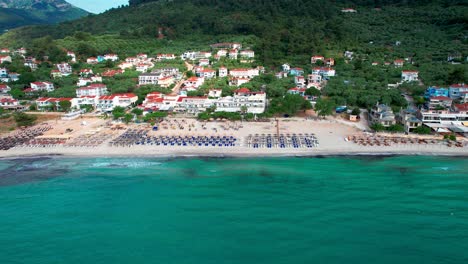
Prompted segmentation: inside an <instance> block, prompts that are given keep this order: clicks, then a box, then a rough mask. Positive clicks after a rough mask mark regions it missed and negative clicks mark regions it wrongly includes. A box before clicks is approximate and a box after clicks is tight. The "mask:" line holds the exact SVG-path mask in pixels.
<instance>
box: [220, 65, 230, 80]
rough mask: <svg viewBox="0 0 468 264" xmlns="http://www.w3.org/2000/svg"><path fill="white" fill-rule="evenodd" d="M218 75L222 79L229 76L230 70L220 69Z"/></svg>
mask: <svg viewBox="0 0 468 264" xmlns="http://www.w3.org/2000/svg"><path fill="white" fill-rule="evenodd" d="M218 75H219V77H220V78H222V77H226V76H228V69H227V68H226V67H220V68H219V73H218Z"/></svg>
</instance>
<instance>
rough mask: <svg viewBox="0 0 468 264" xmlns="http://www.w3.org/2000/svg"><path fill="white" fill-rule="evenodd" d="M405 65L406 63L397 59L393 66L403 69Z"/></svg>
mask: <svg viewBox="0 0 468 264" xmlns="http://www.w3.org/2000/svg"><path fill="white" fill-rule="evenodd" d="M404 64H405V61H404V60H401V59H397V60H394V61H393V65H395V67H397V68H401V67H403V65H404Z"/></svg>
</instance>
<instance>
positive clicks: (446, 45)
mask: <svg viewBox="0 0 468 264" xmlns="http://www.w3.org/2000/svg"><path fill="white" fill-rule="evenodd" d="M138 1H141V0H137V1H132V2H131V3H132V4H131V5H130V6H126V7H123V8H116V9H112V10H110V11H107V12H105V13H103V14H100V15H91V16H87V17H85V18H82V19H78V20H75V21H70V22H65V23H61V24H59V25H53V26H35V27H25V28H21V29H18V30H14V31H12V32H11V35H8V36H2V37H0V43H2V42H3V43H7V42H6V41H8V40H15V41H16V42H17V43H18V45H28V43H31V41H30V40H31V39H34V38H40V37H44V36H46V35H50V36H51V37H52V38H54V39H64V40H65V42H62V43H66V45H68V46H66V48H69V49H74V48H77V47H78V46H77V45H78V44H82V45H81V48H82V49H84V48H88V47H86V45H92V46H93V48H95V49H96V50H97V51H99V52H111V51H112V52H120V53H126V52H128V51H129V49H130V48H129V47H128V46H125V45H117V43H119V42H120V41H119V40H122V41H127V40H128V41H133V40H144V39H151V40H156V37H157V36H158V33H159V31H161V32H162V33H163V35H164V40H162V41H166V40H169V41H174V42H175V41H176V42H178V43H182V42H183V43H184V45H181V46H184V47H185V48H186V49H190V48H192V46H191V44H190V43H195V44H197V43H204V44H205V45H206V44H207V43H213V42H217V41H234V40H236V39H237V40H238V39H239V38H240V37H244V36H254V38H252V42H251V43H249V46H251V48H254V49H255V50H256V51H257V52H258V54H259V57H258V58H259V61H261V62H262V63H263V64H264V65H276V66H277V65H281V63H284V61H285V60H286V59H287V60H288V61H290V62H295V61H304V59H303V58H304V57H305V56H310V54H312V53H322V54H323V53H325V52H326V51H329V52H332V54H336V52H338V51H339V52H340V53H341V52H342V51H343V50H347V49H356V48H360V47H364V45H367V43H371V42H372V43H375V44H376V45H375V46H374V47H377V45H378V47H381V48H382V52H384V50H385V49H388V48H389V47H391V46H392V45H393V43H395V42H396V41H400V42H403V43H405V45H402V46H400V47H399V50H401V51H400V54H399V55H398V56H399V57H403V56H405V57H406V56H418V57H420V58H421V59H426V60H431V59H433V58H436V57H437V60H440V59H441V58H442V57H444V56H446V54H448V53H451V52H454V51H457V52H460V53H462V54H465V53H466V50H467V45H466V44H467V38H466V37H465V36H467V35H468V31H467V29H468V28H467V26H466V25H468V22H467V18H466V13H468V10H467V5H466V2H465V1H464V0H450V1H449V0H422V1H419V0H418V1H412V0H375V1H370V0H336V1H328V0H269V1H265V0H224V1H217V0H156V1H148V2H145V3H136V2H138ZM376 6H378V7H381V8H378V9H375V8H374V7H376ZM346 7H353V8H356V9H357V10H358V12H357V13H354V14H345V13H342V12H340V11H341V9H342V8H346ZM78 31H84V32H89V33H91V35H94V36H102V35H106V36H107V35H109V34H111V35H112V37H109V39H108V40H107V41H102V42H99V43H98V40H99V39H102V38H101V37H100V38H94V40H93V37H90V38H87V39H86V40H84V39H83V38H81V37H76V36H77V35H78V36H79V35H80V34H75V33H76V32H78ZM103 37H104V38H106V37H105V36H103ZM93 41H94V43H93ZM9 43H12V42H9ZM138 48H139V49H140V50H141V49H143V48H144V47H142V46H141V45H140V46H138Z"/></svg>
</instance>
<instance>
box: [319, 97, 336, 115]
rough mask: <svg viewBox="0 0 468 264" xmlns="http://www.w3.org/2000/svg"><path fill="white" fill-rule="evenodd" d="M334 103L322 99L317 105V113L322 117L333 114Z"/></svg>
mask: <svg viewBox="0 0 468 264" xmlns="http://www.w3.org/2000/svg"><path fill="white" fill-rule="evenodd" d="M334 107H335V105H334V103H333V102H332V101H331V100H329V99H323V98H320V99H318V100H317V103H316V104H315V111H316V112H317V114H318V115H319V116H321V117H325V116H327V115H332V114H333V108H334Z"/></svg>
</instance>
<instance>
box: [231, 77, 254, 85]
mask: <svg viewBox="0 0 468 264" xmlns="http://www.w3.org/2000/svg"><path fill="white" fill-rule="evenodd" d="M248 82H250V79H249V78H230V79H229V86H241V85H243V84H246V83H248Z"/></svg>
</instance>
